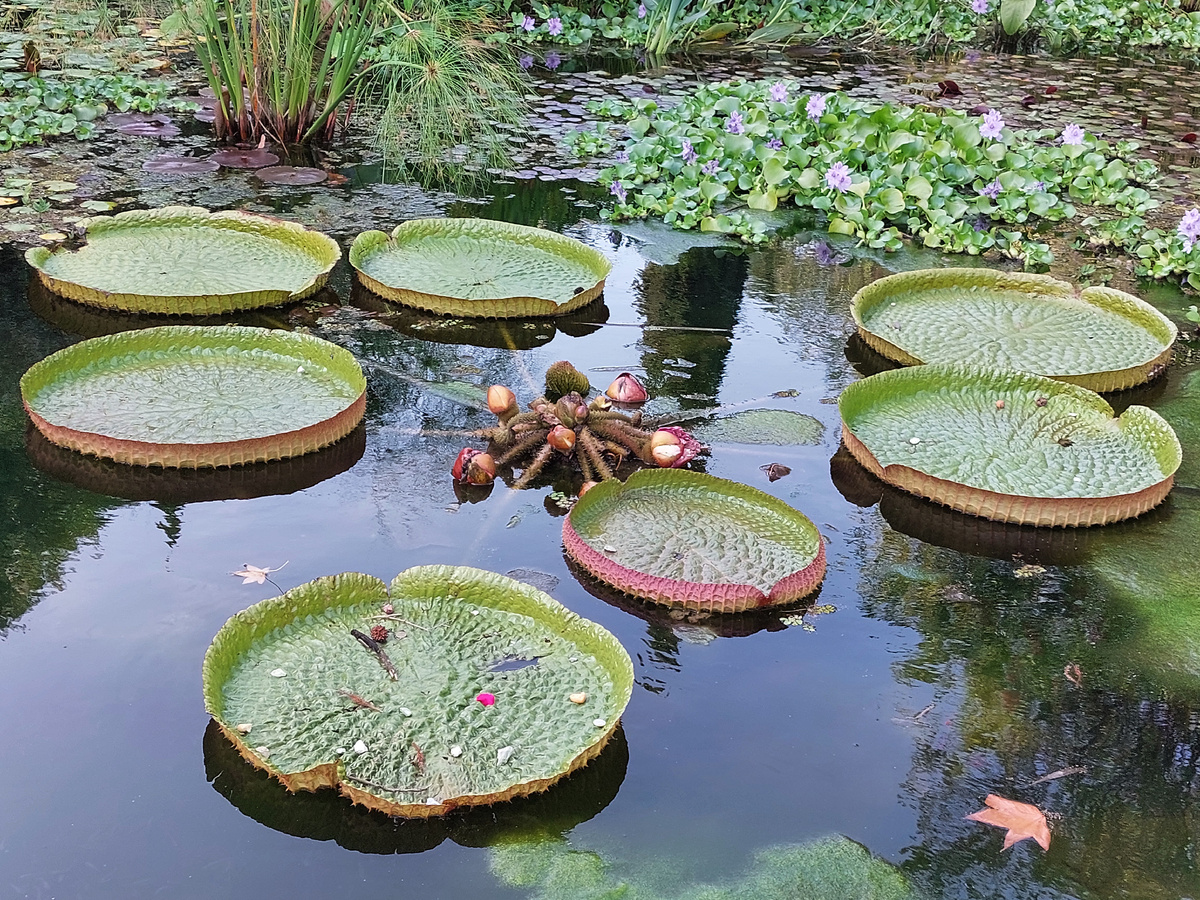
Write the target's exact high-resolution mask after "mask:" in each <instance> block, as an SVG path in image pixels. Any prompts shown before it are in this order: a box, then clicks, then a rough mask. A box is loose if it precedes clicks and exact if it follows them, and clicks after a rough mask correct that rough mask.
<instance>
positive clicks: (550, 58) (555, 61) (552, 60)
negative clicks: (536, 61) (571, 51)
mask: <svg viewBox="0 0 1200 900" xmlns="http://www.w3.org/2000/svg"><path fill="white" fill-rule="evenodd" d="M545 63H546V68H547V69H549V70H550V71H551V72H553V71H554V70H555V69H557V68H558V67H559V66H561V65H562V57H561V56H559V55H558V54H557V53H555V52H554V51H553V50H551V51H550V52H549V53H547V54H546V59H545Z"/></svg>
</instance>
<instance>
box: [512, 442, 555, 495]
mask: <svg viewBox="0 0 1200 900" xmlns="http://www.w3.org/2000/svg"><path fill="white" fill-rule="evenodd" d="M553 453H554V448H553V447H551V446H550V445H549V444H543V445H542V449H541V450H539V451H538V452H537V456H535V457H534V458H533V461H532V462H531V463H530V464H529V465H528V466H527V467H526V469H525V471H524V472H522V473H521V477H520V478H518V479H517V480H516V481H514V482H513V490H520V489H521V488H523V487H525V486H526V485H527V484H529V482H531V481H532V480H533V479H534V478H536V477H537V474H538V472H540V471H542V469H544V468H545V466H546V463H547V462H549V461H550V456H551V454H553Z"/></svg>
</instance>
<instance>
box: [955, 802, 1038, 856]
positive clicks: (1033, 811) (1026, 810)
mask: <svg viewBox="0 0 1200 900" xmlns="http://www.w3.org/2000/svg"><path fill="white" fill-rule="evenodd" d="M983 802H984V803H985V804H986V805H987V807H988V808H987V809H981V810H979V811H978V812H973V813H971V814H970V815H969V816H967V818H968V819H971V820H972V821H975V822H983V823H984V824H985V825H995V826H996V827H997V828H1006V829H1008V833H1007V834H1005V835H1004V847H1003V849H1004V850H1007V849H1008V848H1009V847H1011V846H1012V845H1013V844H1015V843H1017V842H1019V841H1023V840H1025V839H1026V838H1033V839H1034V840H1035V841H1037V842H1038V843H1039V844H1040V845H1041V847H1042V849H1043V850H1049V849H1050V826H1049V825H1047V824H1046V815H1045V813H1043V812H1042V811H1041V810H1040V809H1038V808H1037V807H1036V806H1034V805H1033V804H1031V803H1021V802H1019V801H1017V800H1009V799H1007V798H1006V797H1001V796H999V795H997V794H988V795H987V796H986V797H985V798H984V799H983Z"/></svg>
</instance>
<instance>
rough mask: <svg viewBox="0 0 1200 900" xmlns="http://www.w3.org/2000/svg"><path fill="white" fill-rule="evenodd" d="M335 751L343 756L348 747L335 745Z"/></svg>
mask: <svg viewBox="0 0 1200 900" xmlns="http://www.w3.org/2000/svg"><path fill="white" fill-rule="evenodd" d="M333 752H334V753H336V754H337V755H338V756H341V755H342V754H343V753H345V752H346V748H345V747H334V748H333Z"/></svg>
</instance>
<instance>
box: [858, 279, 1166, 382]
mask: <svg viewBox="0 0 1200 900" xmlns="http://www.w3.org/2000/svg"><path fill="white" fill-rule="evenodd" d="M853 314H854V321H855V323H856V324H857V325H858V333H859V334H860V335H861V336H862V338H863V340H864V341H866V343H867V344H868V345H869V346H870V347H871V348H872V349H873V350H875V351H876V352H878V353H881V354H883V355H884V356H886V357H887V358H888V359H891V360H894V361H896V362H899V363H901V364H903V365H906V366H911V365H921V364H922V363H952V362H964V363H971V364H975V365H984V366H994V367H996V368H1001V369H1015V370H1017V371H1020V372H1035V373H1038V374H1041V375H1047V376H1049V377H1051V378H1056V379H1058V380H1060V381H1067V382H1070V383H1072V384H1077V385H1079V386H1081V387H1086V388H1088V389H1090V390H1093V391H1117V390H1124V389H1125V388H1130V387H1134V386H1135V385H1139V384H1142V383H1143V382H1145V381H1148V380H1149V379H1151V378H1153V377H1154V376H1155V375H1157V374H1159V373H1161V372H1162V371H1164V368H1165V366H1166V364H1167V363H1169V362H1170V360H1171V347H1172V345H1173V344H1174V342H1175V338H1176V335H1177V330H1176V328H1175V325H1174V324H1173V323H1172V322H1171V320H1170V319H1168V318H1167V317H1166V316H1164V315H1163V314H1162V313H1160V312H1159V311H1158V310H1156V309H1155V308H1154V307H1153V306H1151V305H1150V304H1149V303H1146V302H1145V301H1143V300H1140V299H1138V298H1137V297H1134V296H1133V295H1131V294H1126V293H1124V292H1122V291H1117V290H1113V289H1112V288H1108V287H1088V288H1084V289H1083V290H1082V291H1078V292H1077V291H1076V290H1075V288H1074V287H1072V286H1071V285H1070V284H1067V283H1066V282H1064V281H1059V280H1058V279H1056V278H1051V277H1050V276H1048V275H1037V274H1032V273H1026V272H999V271H996V270H995V269H921V270H918V271H914V272H902V273H900V274H898V275H889V276H887V277H886V278H880V279H879V280H878V281H874V282H872V283H871V284H869V285H867V286H866V287H864V288H862V289H861V290H860V291H859V292H858V293H857V294H855V296H854V301H853Z"/></svg>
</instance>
